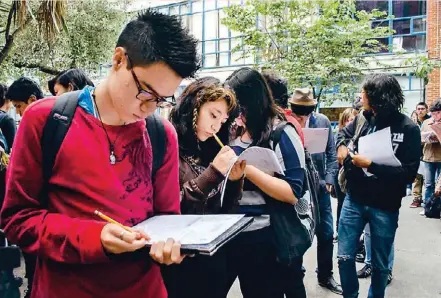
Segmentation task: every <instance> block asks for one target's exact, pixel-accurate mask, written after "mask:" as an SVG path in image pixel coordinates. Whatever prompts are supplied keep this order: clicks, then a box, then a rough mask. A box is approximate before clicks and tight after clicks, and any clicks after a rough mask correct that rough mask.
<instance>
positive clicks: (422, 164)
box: [418, 161, 426, 175]
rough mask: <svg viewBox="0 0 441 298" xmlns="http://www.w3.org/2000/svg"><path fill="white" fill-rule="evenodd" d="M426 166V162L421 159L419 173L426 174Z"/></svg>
mask: <svg viewBox="0 0 441 298" xmlns="http://www.w3.org/2000/svg"><path fill="white" fill-rule="evenodd" d="M425 172H426V167H425V166H424V162H422V161H420V166H419V167H418V174H420V175H425V174H426V173H425Z"/></svg>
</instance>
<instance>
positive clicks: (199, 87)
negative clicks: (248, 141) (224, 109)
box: [170, 77, 236, 165]
mask: <svg viewBox="0 0 441 298" xmlns="http://www.w3.org/2000/svg"><path fill="white" fill-rule="evenodd" d="M220 98H222V99H224V100H226V102H227V105H228V112H229V117H228V120H227V121H226V122H225V123H224V124H222V126H221V128H220V130H219V132H218V133H217V134H216V135H217V136H218V137H219V138H220V139H221V141H222V143H224V144H228V143H229V135H230V128H231V124H232V123H233V121H234V119H235V118H236V97H235V96H234V93H233V92H232V91H231V90H229V89H227V88H224V87H223V86H222V85H221V83H220V81H219V80H218V79H216V78H214V77H204V78H200V79H197V80H196V81H194V82H193V83H191V84H190V85H188V86H187V88H186V89H185V90H184V92H183V93H182V94H181V96H180V97H179V99H178V104H177V106H175V107H174V108H173V110H172V111H171V113H170V121H171V122H172V124H173V126H174V127H175V128H176V132H177V134H178V141H179V153H180V154H181V155H187V156H194V157H196V158H200V159H201V161H202V163H203V164H205V165H208V163H210V162H211V161H212V160H213V159H214V157H215V156H216V154H217V153H218V152H219V150H220V147H219V145H218V144H217V143H216V141H215V140H214V139H213V138H209V139H208V140H206V141H205V142H199V141H198V139H197V137H196V134H195V125H196V121H197V115H198V112H199V109H200V107H201V106H202V105H203V104H204V103H207V102H211V101H216V100H218V99H220Z"/></svg>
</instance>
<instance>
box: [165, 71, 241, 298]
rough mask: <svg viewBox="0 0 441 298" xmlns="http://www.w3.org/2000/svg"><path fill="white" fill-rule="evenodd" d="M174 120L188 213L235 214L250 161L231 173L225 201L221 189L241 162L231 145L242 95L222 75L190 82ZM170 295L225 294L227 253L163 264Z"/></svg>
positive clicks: (222, 296)
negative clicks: (227, 85)
mask: <svg viewBox="0 0 441 298" xmlns="http://www.w3.org/2000/svg"><path fill="white" fill-rule="evenodd" d="M178 102H179V104H178V105H177V106H176V107H175V108H174V109H173V111H172V112H171V115H170V120H171V122H172V124H173V125H174V126H175V128H176V131H177V134H178V140H179V168H180V170H179V183H180V187H181V212H182V213H183V214H218V213H232V212H233V210H234V208H235V207H236V206H237V205H238V200H239V199H240V198H241V194H242V183H243V175H244V168H245V163H244V162H242V163H241V162H237V163H236V164H234V166H233V169H232V171H231V173H230V175H229V180H228V183H227V185H226V193H225V197H224V202H223V204H221V202H220V197H221V188H222V184H223V181H224V180H225V175H226V174H227V171H228V169H229V168H230V166H231V165H232V164H233V163H234V162H235V159H236V154H235V153H234V151H233V150H232V149H231V148H230V147H228V146H224V145H223V144H228V140H229V130H230V127H231V124H232V122H233V120H234V118H235V113H234V112H235V108H236V98H235V96H234V94H233V92H232V91H231V90H229V89H227V88H224V87H222V85H221V84H220V82H219V80H217V79H215V78H212V77H206V78H201V79H198V80H196V81H195V82H193V83H192V84H190V85H189V86H188V87H187V88H186V90H185V91H184V92H183V94H182V95H181V97H180V99H179V100H178ZM162 272H163V277H164V281H165V284H166V287H167V291H168V294H169V298H174V297H192V298H199V297H200V298H206V297H210V298H211V297H214V298H216V297H219V298H225V297H226V295H227V292H226V291H227V287H226V285H227V270H226V260H225V253H224V251H223V250H222V249H221V250H220V251H218V252H217V253H216V254H215V255H214V256H211V257H206V256H195V257H193V258H186V259H185V260H184V261H183V263H181V264H180V265H172V266H168V267H166V268H163V270H162Z"/></svg>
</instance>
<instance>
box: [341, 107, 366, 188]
mask: <svg viewBox="0 0 441 298" xmlns="http://www.w3.org/2000/svg"><path fill="white" fill-rule="evenodd" d="M366 122H367V120H366V118H365V117H364V116H363V114H362V113H360V114H358V118H357V123H356V126H355V133H354V136H353V137H352V139H351V141H350V142H349V144H348V146H347V147H348V148H350V147H354V144H355V142H357V140H358V139H359V138H360V135H361V130H362V129H363V126H364V124H365V123H366ZM350 149H352V148H350ZM350 159H351V158H350V157H349V156H348V157H347V158H346V160H348V161H346V160H345V162H344V164H347V163H348V162H349V160H350ZM337 177H338V185H339V186H340V190H341V192H342V193H344V194H345V193H346V192H347V189H346V185H347V180H346V170H345V167H344V166H343V167H341V168H340V170H339V171H338V176H337Z"/></svg>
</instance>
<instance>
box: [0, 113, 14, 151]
mask: <svg viewBox="0 0 441 298" xmlns="http://www.w3.org/2000/svg"><path fill="white" fill-rule="evenodd" d="M0 130H1V132H2V133H3V135H4V136H5V139H6V143H7V144H8V150H7V153H10V151H11V148H12V145H13V143H14V138H15V132H16V125H15V120H14V118H12V117H11V116H9V115H8V114H7V113H5V112H4V111H2V110H0Z"/></svg>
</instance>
